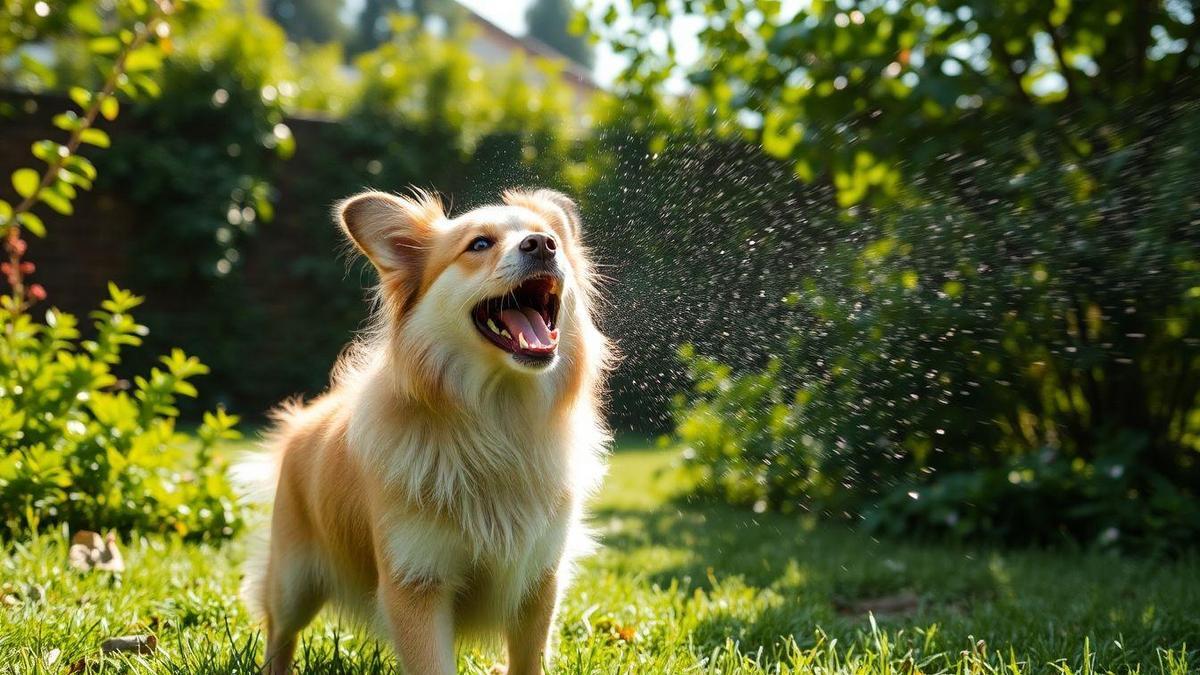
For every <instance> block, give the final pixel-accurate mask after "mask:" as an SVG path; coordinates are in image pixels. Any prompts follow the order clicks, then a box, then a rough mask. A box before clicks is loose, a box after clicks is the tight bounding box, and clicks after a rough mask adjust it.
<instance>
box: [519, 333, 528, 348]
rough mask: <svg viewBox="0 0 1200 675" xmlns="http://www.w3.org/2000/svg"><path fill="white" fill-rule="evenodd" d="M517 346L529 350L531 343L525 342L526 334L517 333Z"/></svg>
mask: <svg viewBox="0 0 1200 675" xmlns="http://www.w3.org/2000/svg"><path fill="white" fill-rule="evenodd" d="M517 344H519V345H521V349H529V343H528V342H526V341H525V334H524V333H522V332H520V331H517Z"/></svg>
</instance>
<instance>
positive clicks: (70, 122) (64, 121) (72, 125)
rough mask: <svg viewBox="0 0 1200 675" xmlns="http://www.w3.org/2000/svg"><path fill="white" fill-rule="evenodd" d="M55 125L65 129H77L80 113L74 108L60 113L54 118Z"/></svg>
mask: <svg viewBox="0 0 1200 675" xmlns="http://www.w3.org/2000/svg"><path fill="white" fill-rule="evenodd" d="M52 121H53V123H54V126H56V127H58V128H59V129H62V130H63V131H75V130H76V129H78V128H79V122H80V120H79V115H76V114H75V111H74V110H68V111H67V112H65V113H59V114H57V115H55V116H54V119H53V120H52Z"/></svg>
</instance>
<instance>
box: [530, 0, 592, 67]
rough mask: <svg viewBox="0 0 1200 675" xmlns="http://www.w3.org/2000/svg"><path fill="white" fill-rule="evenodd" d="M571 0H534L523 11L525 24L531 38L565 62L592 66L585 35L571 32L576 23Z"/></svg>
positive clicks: (590, 51) (590, 48) (589, 48)
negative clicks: (548, 48) (563, 58)
mask: <svg viewBox="0 0 1200 675" xmlns="http://www.w3.org/2000/svg"><path fill="white" fill-rule="evenodd" d="M576 11H577V10H576V9H575V7H574V5H572V3H571V0H534V1H533V3H532V4H530V5H529V9H528V10H526V11H525V23H526V25H527V26H528V33H529V35H530V36H532V37H535V38H537V39H538V40H541V41H542V42H544V43H546V44H548V45H550V46H551V47H553V48H554V49H556V50H558V51H559V52H560V53H562V55H563V56H566V57H567V58H568V59H571V60H572V61H574V62H575V63H578V64H579V65H581V66H583V67H585V68H591V67H592V60H593V57H594V55H593V54H592V46H591V45H590V44H589V43H588V39H587V36H585V35H583V34H581V33H579V32H577V31H573V30H572V26H573V25H574V24H575V22H574V17H575V12H576Z"/></svg>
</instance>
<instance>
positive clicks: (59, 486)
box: [0, 286, 241, 537]
mask: <svg viewBox="0 0 1200 675" xmlns="http://www.w3.org/2000/svg"><path fill="white" fill-rule="evenodd" d="M110 293H111V295H110V297H109V299H107V300H105V301H104V302H102V303H101V305H100V309H99V310H97V311H95V312H93V313H92V319H93V320H94V327H95V331H96V333H95V337H94V338H93V339H82V337H81V334H80V330H79V327H78V324H77V320H76V318H75V317H74V316H72V315H70V314H65V313H62V312H58V311H57V310H53V309H52V310H49V311H48V312H47V313H46V317H45V323H38V322H36V321H34V320H33V319H32V318H31V317H30V316H29V315H28V314H24V313H15V312H13V311H12V310H11V305H9V304H8V303H5V306H4V307H3V308H0V325H3V326H4V327H5V331H4V332H3V334H2V335H0V520H2V521H4V522H5V523H6V524H8V526H9V527H10V528H12V529H19V528H20V527H21V526H22V525H28V526H30V527H37V526H38V525H45V524H52V523H68V524H70V526H71V527H72V528H88V529H99V528H102V527H103V528H117V529H122V530H129V529H138V530H143V531H163V530H171V531H175V532H178V533H180V534H182V535H185V536H196V537H213V536H216V537H220V536H228V535H231V534H233V532H234V531H235V530H236V529H237V528H238V527H239V526H240V524H241V516H240V507H239V506H238V505H237V501H236V499H235V496H234V494H233V492H232V490H231V488H230V485H229V483H228V481H227V480H226V477H225V469H226V461H225V459H224V457H222V455H221V454H220V453H219V452H218V450H217V444H218V442H219V441H222V440H226V439H232V438H237V437H238V434H237V432H236V431H235V430H234V428H233V427H234V425H235V424H236V423H237V417H236V416H232V415H228V414H226V413H225V412H224V411H223V410H217V411H216V412H214V413H209V414H206V415H204V423H203V424H202V425H201V426H200V428H199V430H198V431H197V432H196V438H195V439H194V438H193V437H192V436H190V435H188V434H185V433H182V432H180V431H179V430H178V429H177V427H176V416H177V415H178V414H179V411H178V409H177V408H176V407H175V402H176V399H177V398H178V397H179V396H195V395H196V389H195V387H194V386H193V385H192V383H191V380H192V379H193V378H194V377H195V376H197V375H202V374H204V373H206V372H208V369H207V368H206V367H205V366H204V365H203V364H201V363H200V362H199V361H197V360H196V359H195V358H191V357H188V356H185V355H184V353H183V352H182V351H179V350H175V351H173V352H171V354H169V355H167V356H164V357H162V359H161V364H162V367H160V368H153V369H151V370H150V372H149V374H148V375H146V376H139V377H135V378H134V379H133V381H132V382H129V381H127V380H124V379H120V378H119V377H118V375H117V374H116V373H115V372H114V370H113V369H114V368H115V367H116V366H117V365H118V364H119V363H120V360H121V351H122V349H123V348H125V347H135V346H137V345H139V344H141V336H142V335H144V334H145V327H144V326H141V325H139V324H137V323H136V322H135V321H134V320H133V317H132V316H130V311H131V310H132V309H133V308H135V307H136V306H137V305H138V304H140V303H141V301H142V299H141V298H139V297H136V296H134V295H132V294H130V293H128V292H126V291H122V290H120V289H118V288H117V287H115V286H111V287H110Z"/></svg>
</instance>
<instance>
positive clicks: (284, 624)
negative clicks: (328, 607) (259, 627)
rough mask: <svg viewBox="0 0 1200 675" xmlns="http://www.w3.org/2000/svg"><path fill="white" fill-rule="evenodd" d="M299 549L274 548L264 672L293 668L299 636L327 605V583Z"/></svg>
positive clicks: (279, 673) (275, 673)
mask: <svg viewBox="0 0 1200 675" xmlns="http://www.w3.org/2000/svg"><path fill="white" fill-rule="evenodd" d="M302 556H303V554H302V553H300V552H299V551H296V550H295V549H292V550H291V551H289V552H284V553H282V554H280V555H277V554H276V553H275V552H274V551H272V556H271V561H270V563H269V564H268V568H267V578H266V589H265V590H266V598H265V601H266V602H265V605H266V607H265V608H266V615H267V655H266V661H265V663H264V668H263V672H264V673H270V675H283V673H287V672H288V669H289V668H290V667H291V664H292V658H293V656H294V654H295V651H296V636H297V635H298V634H299V633H300V631H301V630H303V629H304V627H305V626H307V625H308V624H309V622H311V621H312V619H313V617H314V616H316V615H317V612H318V611H320V609H321V607H322V606H323V605H324V604H325V600H326V594H325V591H324V584H323V583H322V580H321V579H320V578H319V571H318V570H317V569H315V568H314V565H313V564H312V562H311V561H309V560H305V559H304V558H303V557H302Z"/></svg>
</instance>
